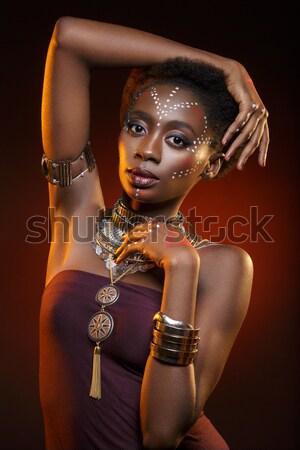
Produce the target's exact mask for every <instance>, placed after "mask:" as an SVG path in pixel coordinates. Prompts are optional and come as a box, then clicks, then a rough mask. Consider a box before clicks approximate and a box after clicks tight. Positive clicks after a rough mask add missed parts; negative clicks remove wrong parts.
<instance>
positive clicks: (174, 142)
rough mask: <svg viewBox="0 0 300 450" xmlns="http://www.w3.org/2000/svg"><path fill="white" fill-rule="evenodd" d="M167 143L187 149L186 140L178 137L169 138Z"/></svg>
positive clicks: (187, 143)
mask: <svg viewBox="0 0 300 450" xmlns="http://www.w3.org/2000/svg"><path fill="white" fill-rule="evenodd" d="M167 141H168V142H170V143H171V144H172V145H175V146H176V147H188V145H189V142H188V141H187V140H186V139H183V138H182V137H179V136H171V137H169V138H168V139H167Z"/></svg>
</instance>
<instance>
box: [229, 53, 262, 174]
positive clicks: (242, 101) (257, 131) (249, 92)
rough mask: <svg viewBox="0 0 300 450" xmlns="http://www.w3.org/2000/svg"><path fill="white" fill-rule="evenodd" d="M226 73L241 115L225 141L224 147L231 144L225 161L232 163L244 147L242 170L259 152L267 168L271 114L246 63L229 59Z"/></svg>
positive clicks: (260, 159) (259, 158) (240, 167)
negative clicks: (250, 158) (253, 155)
mask: <svg viewBox="0 0 300 450" xmlns="http://www.w3.org/2000/svg"><path fill="white" fill-rule="evenodd" d="M224 70H225V73H226V74H227V88H228V90H229V92H230V93H231V95H232V96H233V97H234V99H235V100H236V102H237V103H238V105H239V113H238V115H237V117H236V119H235V121H234V122H233V123H232V124H231V126H230V127H229V128H228V130H227V131H226V133H225V135H224V136H223V139H222V143H223V145H226V144H227V143H228V142H231V144H230V146H229V148H228V150H227V151H226V155H225V160H227V161H228V160H229V159H230V158H231V157H232V156H233V154H234V153H235V152H236V151H237V149H238V148H239V147H240V146H243V150H242V152H241V154H240V156H239V159H238V162H237V168H238V169H239V170H242V169H243V168H244V166H245V164H246V162H247V160H248V158H249V156H251V155H252V154H253V153H254V152H255V151H256V150H258V155H259V156H258V162H259V164H260V165H261V166H265V165H266V159H267V152H268V147H269V143H270V137H269V126H268V117H269V113H268V111H267V109H266V107H265V105H264V103H263V101H262V99H261V98H260V96H259V95H258V93H257V90H256V88H255V86H254V83H253V81H252V79H251V78H250V75H249V74H248V72H247V70H246V69H245V67H244V66H243V65H242V64H240V63H238V62H237V61H233V60H228V59H227V60H226V64H225V66H224Z"/></svg>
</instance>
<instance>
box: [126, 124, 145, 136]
mask: <svg viewBox="0 0 300 450" xmlns="http://www.w3.org/2000/svg"><path fill="white" fill-rule="evenodd" d="M128 128H129V130H130V131H132V132H133V133H134V134H145V133H146V131H145V128H144V127H143V126H142V125H139V124H138V123H129V124H128Z"/></svg>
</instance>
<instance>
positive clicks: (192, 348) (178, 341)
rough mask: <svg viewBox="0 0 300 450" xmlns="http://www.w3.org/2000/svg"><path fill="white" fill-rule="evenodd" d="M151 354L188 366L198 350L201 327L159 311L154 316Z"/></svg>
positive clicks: (170, 362) (165, 360)
mask: <svg viewBox="0 0 300 450" xmlns="http://www.w3.org/2000/svg"><path fill="white" fill-rule="evenodd" d="M153 322H154V327H153V337H152V342H151V344H150V355H151V356H153V357H154V358H156V359H159V360H160V361H163V362H165V363H168V364H174V365H180V366H187V365H189V364H191V363H192V362H193V361H194V359H195V356H196V354H197V351H198V344H199V340H200V337H199V332H200V329H199V328H197V329H194V328H193V327H192V325H190V324H189V323H185V322H180V321H177V320H174V319H171V318H170V317H168V316H166V315H165V314H163V313H162V312H158V313H156V314H155V315H154V317H153Z"/></svg>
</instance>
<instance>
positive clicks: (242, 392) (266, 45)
mask: <svg viewBox="0 0 300 450" xmlns="http://www.w3.org/2000/svg"><path fill="white" fill-rule="evenodd" d="M81 3H82V6H80V7H79V6H75V4H74V2H60V3H58V4H57V5H55V3H50V2H43V3H42V2H40V3H38V4H37V5H36V6H33V5H32V4H31V3H26V4H24V5H23V4H22V6H20V5H17V4H15V3H12V2H11V3H10V4H7V3H6V5H7V8H8V10H7V12H6V13H3V12H2V24H1V35H2V36H1V44H0V45H1V88H2V89H1V125H2V131H1V176H0V183H1V226H2V232H1V262H2V264H1V275H2V280H1V292H2V295H1V364H2V367H1V371H0V376H1V382H0V386H1V393H0V404H1V421H0V426H1V439H0V445H1V448H3V449H4V448H5V449H18V450H19V449H20V450H25V449H32V450H42V449H43V448H44V435H43V423H42V416H41V410H40V404H39V395H38V349H39V345H38V332H39V328H38V317H39V308H40V299H41V295H42V292H43V285H44V276H45V268H46V261H47V253H48V249H49V244H48V242H47V239H45V240H44V242H40V243H36V244H32V243H28V242H26V237H28V234H31V235H32V233H30V232H29V231H28V229H27V225H26V224H27V221H28V219H29V218H30V217H32V216H42V217H45V225H44V227H47V222H46V218H47V206H48V204H47V202H48V193H47V184H46V182H45V180H44V178H43V176H42V174H41V171H40V158H41V155H42V143H41V128H40V108H41V93H42V81H43V70H44V63H45V57H46V52H47V47H48V43H49V39H50V36H51V33H52V29H53V26H54V24H55V21H56V20H57V19H58V18H59V17H60V16H62V15H73V16H79V17H86V18H93V19H96V20H102V21H107V22H113V23H118V24H122V25H127V26H132V27H136V28H140V29H143V30H145V31H149V32H152V33H157V34H160V35H162V36H165V37H168V38H170V39H174V40H178V41H181V42H183V43H186V44H188V45H191V46H195V47H198V48H202V49H206V50H209V51H212V52H214V53H219V54H222V55H224V56H228V57H231V58H234V59H237V60H238V61H240V62H241V63H243V64H244V65H245V67H246V68H247V70H248V72H249V73H250V75H251V76H252V78H253V80H254V83H255V85H256V87H257V89H258V92H259V93H260V95H261V97H262V99H263V101H264V103H265V105H266V107H267V108H268V110H269V112H270V118H269V125H270V136H271V143H270V149H269V158H268V161H267V167H266V168H264V169H263V168H261V167H260V166H259V165H258V163H257V154H255V155H253V156H252V157H251V158H250V159H249V161H248V163H247V165H246V168H245V170H244V171H243V172H238V171H237V170H235V171H234V172H233V173H232V174H230V175H229V176H228V178H227V177H226V178H225V179H222V180H219V181H214V182H211V183H210V182H207V183H206V184H205V183H203V185H200V184H201V183H200V184H198V186H197V187H196V188H194V190H193V191H192V192H191V194H190V197H189V200H187V201H186V202H185V203H184V205H183V208H182V211H183V212H184V213H188V211H189V209H190V208H193V207H194V206H196V208H197V209H196V211H197V214H198V215H199V216H202V217H206V216H217V217H219V225H220V226H221V227H224V228H225V227H226V225H227V221H228V219H229V218H230V217H232V216H242V217H244V218H246V219H247V220H248V221H250V222H251V226H250V225H244V226H241V225H240V226H237V227H236V229H235V235H236V236H238V235H241V234H242V233H244V234H245V235H246V239H245V240H244V241H243V242H240V243H238V245H241V246H242V247H243V248H245V249H246V250H247V251H248V252H249V254H250V255H251V257H252V259H253V261H254V266H255V276H254V284H253V293H252V300H251V304H250V307H249V311H248V315H247V317H246V320H245V322H244V325H243V327H242V329H241V332H240V334H239V336H238V339H237V341H236V344H235V346H234V349H233V351H232V353H231V355H230V357H229V360H228V363H227V366H226V368H225V370H224V373H223V377H222V379H221V381H220V382H219V384H218V386H217V388H216V389H215V391H214V393H213V394H212V396H211V398H210V399H209V401H208V403H207V408H206V413H207V415H208V416H209V417H210V419H211V420H212V422H213V423H214V424H215V425H216V427H217V428H218V429H219V430H220V432H221V433H222V434H223V436H224V437H225V439H226V440H227V441H228V443H229V445H230V446H231V448H232V449H236V450H242V449H255V450H260V449H268V450H269V449H270V450H271V449H278V450H284V449H294V448H296V442H297V441H296V434H297V431H298V430H297V424H298V403H299V396H298V392H299V389H298V376H299V364H298V353H299V351H298V348H299V347H298V316H299V309H298V297H299V294H298V292H299V291H298V278H299V277H298V271H297V265H298V255H299V246H298V242H299V241H298V230H299V222H298V218H297V212H298V207H297V200H298V195H299V191H298V185H299V177H298V167H299V166H298V164H299V156H298V155H299V145H298V142H299V138H298V132H299V124H298V118H299V116H297V113H298V111H299V100H298V98H297V97H298V96H297V93H298V89H297V88H298V85H297V73H296V63H295V60H296V31H297V30H296V29H295V21H294V19H293V18H294V17H295V15H296V13H295V11H294V10H293V7H292V6H291V5H290V4H289V3H288V2H284V4H280V3H278V4H277V6H276V5H275V3H274V4H273V3H271V2H270V3H269V4H267V3H265V2H255V3H253V4H252V3H251V4H250V3H249V4H247V3H245V2H230V3H228V2H223V3H222V4H221V5H219V4H217V3H216V2H206V3H199V2H193V1H184V2H175V1H172V2H151V3H150V2H148V3H146V2H142V3H140V2H131V3H130V2H124V3H122V4H121V6H118V7H117V6H116V2H101V1H85V2H81ZM296 26H297V25H296ZM137 45H138V44H137ZM126 75H127V72H126V70H106V71H104V73H101V74H98V73H97V74H95V75H94V76H93V79H92V86H91V93H92V97H93V100H92V124H91V140H92V144H93V150H94V153H95V155H96V157H97V155H99V151H100V149H101V151H102V154H103V150H104V153H105V154H106V159H105V161H104V164H103V166H102V167H101V170H100V174H101V176H102V186H103V190H104V194H105V197H106V204H107V206H112V204H113V202H114V201H115V200H116V199H117V198H118V196H119V194H120V192H121V186H120V184H118V183H117V182H116V181H115V180H116V179H117V136H118V131H119V122H118V108H119V98H120V95H121V91H122V86H123V82H124V81H125V77H126ZM102 158H103V157H102ZM98 159H99V157H98ZM250 207H252V208H253V207H255V208H256V209H255V210H256V211H257V213H258V219H259V220H260V219H261V218H262V217H263V216H266V215H270V216H272V219H271V220H270V221H269V223H268V224H267V225H266V227H265V229H266V230H267V232H268V234H269V236H270V237H271V241H272V242H267V241H266V239H263V238H262V236H261V235H259V236H258V239H257V240H256V241H257V242H255V239H254V236H253V233H254V231H255V229H254V228H253V223H252V222H253V218H252V219H251V220H250ZM252 210H253V209H252ZM251 230H252V238H251V233H250V232H251ZM198 231H200V232H201V231H202V232H203V237H211V238H212V239H213V240H220V239H219V238H218V237H217V236H216V235H217V231H218V229H217V227H216V226H215V227H212V229H211V230H210V233H209V232H207V233H205V230H201V227H200V230H198ZM228 237H230V236H228V235H227V239H226V240H225V241H226V242H228ZM27 240H28V239H27ZM229 240H230V239H229ZM225 241H224V242H225ZM49 358H51V355H49ZM50 450H51V449H50ZM70 450H71V449H70Z"/></svg>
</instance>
